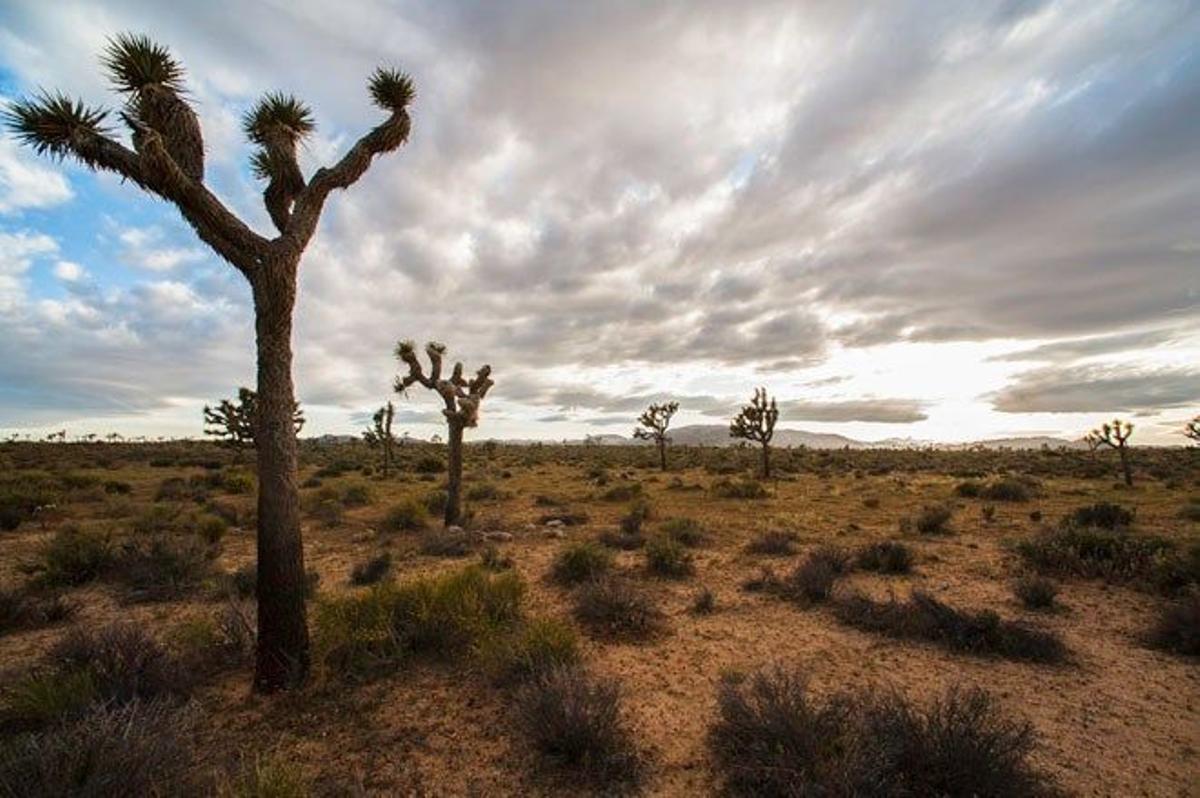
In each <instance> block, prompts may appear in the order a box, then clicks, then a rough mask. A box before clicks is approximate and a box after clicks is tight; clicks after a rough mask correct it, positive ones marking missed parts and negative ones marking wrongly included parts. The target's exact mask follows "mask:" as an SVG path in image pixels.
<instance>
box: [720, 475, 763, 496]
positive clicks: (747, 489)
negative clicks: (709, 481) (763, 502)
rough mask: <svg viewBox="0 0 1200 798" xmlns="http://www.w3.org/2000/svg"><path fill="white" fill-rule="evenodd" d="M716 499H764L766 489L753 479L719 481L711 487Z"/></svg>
mask: <svg viewBox="0 0 1200 798" xmlns="http://www.w3.org/2000/svg"><path fill="white" fill-rule="evenodd" d="M712 494H713V496H716V497H717V498H718V499H765V498H767V489H766V488H764V487H763V485H762V483H761V482H757V481H755V480H753V479H719V480H717V481H716V482H714V483H713V485H712Z"/></svg>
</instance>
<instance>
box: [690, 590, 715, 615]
mask: <svg viewBox="0 0 1200 798" xmlns="http://www.w3.org/2000/svg"><path fill="white" fill-rule="evenodd" d="M690 609H691V611H692V612H693V613H695V614H696V615H712V614H713V613H714V612H716V611H717V596H716V594H715V593H713V592H712V590H710V589H708V588H707V587H702V588H700V589H699V590H698V591H696V595H695V596H693V597H692V604H691V608H690Z"/></svg>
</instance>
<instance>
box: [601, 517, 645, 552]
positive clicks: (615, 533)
mask: <svg viewBox="0 0 1200 798" xmlns="http://www.w3.org/2000/svg"><path fill="white" fill-rule="evenodd" d="M639 526H640V525H639ZM596 539H597V540H598V541H600V545H602V546H607V547H608V548H610V549H620V550H622V551H633V550H635V549H640V548H641V547H642V546H645V545H646V536H645V535H643V534H642V531H641V529H640V528H639V529H635V530H634V529H629V528H628V527H627V526H626V524H624V523H622V524H621V526H620V528H618V529H606V530H604V531H603V532H601V533H600V535H599V536H598V537H597V538H596Z"/></svg>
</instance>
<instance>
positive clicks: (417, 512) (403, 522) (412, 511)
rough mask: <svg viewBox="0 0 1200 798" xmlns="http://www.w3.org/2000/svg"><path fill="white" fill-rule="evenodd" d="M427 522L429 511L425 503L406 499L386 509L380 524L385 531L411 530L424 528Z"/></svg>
mask: <svg viewBox="0 0 1200 798" xmlns="http://www.w3.org/2000/svg"><path fill="white" fill-rule="evenodd" d="M428 524H429V511H428V510H426V509H425V505H423V504H421V503H419V502H417V501H415V500H413V499H408V500H407V501H403V502H401V503H400V504H397V505H395V506H393V507H392V508H391V509H390V510H388V511H387V515H385V516H384V517H383V523H382V524H381V526H382V527H383V530H384V531H385V532H412V531H415V530H418V529H424V528H425V527H426V526H428Z"/></svg>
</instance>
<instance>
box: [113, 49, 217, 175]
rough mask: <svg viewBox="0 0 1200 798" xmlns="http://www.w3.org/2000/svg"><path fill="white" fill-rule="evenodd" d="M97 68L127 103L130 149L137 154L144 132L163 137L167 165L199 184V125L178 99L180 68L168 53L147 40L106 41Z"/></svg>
mask: <svg viewBox="0 0 1200 798" xmlns="http://www.w3.org/2000/svg"><path fill="white" fill-rule="evenodd" d="M100 62H101V64H102V65H103V66H104V69H105V71H106V72H107V73H108V79H109V80H110V81H111V82H112V84H113V88H115V89H116V90H117V91H119V92H121V93H122V94H125V95H126V96H127V98H128V99H127V100H126V103H125V110H124V112H123V114H122V117H123V118H124V119H125V121H126V123H128V125H129V129H130V131H131V134H132V140H133V148H134V149H135V150H137V151H138V152H141V150H142V147H143V145H144V143H145V140H146V130H145V129H144V128H149V129H150V130H153V131H155V132H156V133H158V134H159V135H160V136H162V138H163V144H164V145H165V147H166V149H167V152H168V153H169V154H170V156H171V159H172V160H174V161H175V163H176V165H177V166H178V167H179V168H180V169H181V170H183V173H184V174H186V175H188V176H189V177H191V178H192V179H193V180H203V179H204V139H203V137H202V136H201V133H200V120H199V119H198V118H197V117H196V112H195V111H193V110H192V106H191V105H189V104H188V102H187V101H186V100H184V99H183V92H184V85H183V78H184V70H183V66H182V65H181V64H180V63H179V62H178V61H176V60H175V59H174V58H173V57H172V56H171V52H170V50H168V49H167V48H166V47H164V46H163V45H161V44H157V43H156V42H154V41H152V40H151V39H150V38H149V37H148V36H142V35H138V34H132V33H121V34H118V35H117V36H115V37H113V38H112V39H109V41H108V46H107V47H106V48H105V50H104V54H103V55H102V56H101V59H100Z"/></svg>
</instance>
